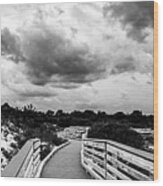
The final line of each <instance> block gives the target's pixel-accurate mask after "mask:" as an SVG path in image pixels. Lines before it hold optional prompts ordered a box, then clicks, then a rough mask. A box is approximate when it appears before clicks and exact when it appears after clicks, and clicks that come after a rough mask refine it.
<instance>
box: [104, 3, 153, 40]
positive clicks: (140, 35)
mask: <svg viewBox="0 0 163 186" xmlns="http://www.w3.org/2000/svg"><path fill="white" fill-rule="evenodd" d="M109 12H111V16H112V17H114V18H115V19H118V20H120V22H121V23H122V25H123V27H124V28H125V29H126V30H127V35H128V36H129V37H132V38H133V39H135V40H137V41H139V42H142V41H144V39H145V38H146V36H147V35H148V33H147V32H146V31H145V29H146V28H148V27H150V28H153V22H154V2H152V1H151V2H149V1H146V2H145V1H144V2H121V3H111V4H110V5H105V6H104V7H103V15H104V17H107V14H108V13H109Z"/></svg>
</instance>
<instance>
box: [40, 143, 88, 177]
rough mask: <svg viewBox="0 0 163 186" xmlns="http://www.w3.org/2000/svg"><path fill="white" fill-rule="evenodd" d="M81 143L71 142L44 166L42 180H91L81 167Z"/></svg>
mask: <svg viewBox="0 0 163 186" xmlns="http://www.w3.org/2000/svg"><path fill="white" fill-rule="evenodd" d="M80 150H81V142H80V141H72V142H71V144H70V145H68V146H66V147H64V148H63V149H61V150H59V151H58V152H57V153H56V154H55V155H54V156H53V157H52V158H51V159H50V160H49V162H48V163H47V164H46V166H45V167H44V169H43V171H42V175H41V177H42V178H62V179H63V178H64V179H91V178H90V176H89V175H87V174H86V172H85V170H84V169H83V168H82V167H81V163H80Z"/></svg>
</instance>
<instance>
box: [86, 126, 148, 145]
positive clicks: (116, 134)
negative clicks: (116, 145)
mask: <svg viewBox="0 0 163 186" xmlns="http://www.w3.org/2000/svg"><path fill="white" fill-rule="evenodd" d="M88 137H90V138H99V139H110V140H114V141H117V142H120V143H123V144H126V145H129V146H132V147H135V148H140V149H143V148H144V140H143V137H142V136H141V135H140V134H139V133H137V132H136V131H133V130H130V128H129V127H127V126H123V125H118V124H96V125H94V126H93V127H92V128H91V130H90V131H89V133H88Z"/></svg>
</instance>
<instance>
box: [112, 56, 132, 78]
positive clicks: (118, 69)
mask: <svg viewBox="0 0 163 186" xmlns="http://www.w3.org/2000/svg"><path fill="white" fill-rule="evenodd" d="M135 64H136V63H135ZM135 64H134V59H133V57H131V56H129V57H125V58H124V59H123V60H122V61H120V63H118V64H116V65H115V66H114V67H113V68H112V70H111V74H120V73H123V72H133V71H135V70H136V66H135Z"/></svg>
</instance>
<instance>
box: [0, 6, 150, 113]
mask: <svg viewBox="0 0 163 186" xmlns="http://www.w3.org/2000/svg"><path fill="white" fill-rule="evenodd" d="M1 55H2V57H1V88H2V93H1V94H2V99H1V102H2V104H3V103H4V102H8V103H9V104H11V105H13V106H19V107H22V106H23V105H25V104H29V103H32V104H33V105H35V106H36V108H37V109H41V110H47V109H53V110H58V109H63V110H64V111H72V110H74V109H76V110H84V109H93V110H96V111H97V110H103V111H106V112H108V113H114V112H117V111H124V112H132V110H134V109H141V110H142V111H143V112H144V113H153V3H152V2H139V3H135V2H132V3H129V2H125V3H106V2H98V3H65V4H64V3H62V4H60V3H57V4H39V5H38V4H35V5H33V4H28V5H3V6H2V7H1Z"/></svg>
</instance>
